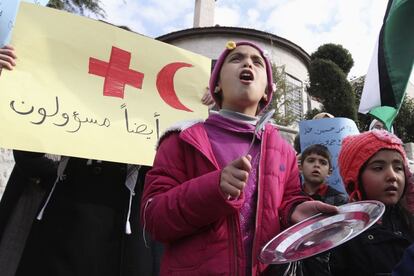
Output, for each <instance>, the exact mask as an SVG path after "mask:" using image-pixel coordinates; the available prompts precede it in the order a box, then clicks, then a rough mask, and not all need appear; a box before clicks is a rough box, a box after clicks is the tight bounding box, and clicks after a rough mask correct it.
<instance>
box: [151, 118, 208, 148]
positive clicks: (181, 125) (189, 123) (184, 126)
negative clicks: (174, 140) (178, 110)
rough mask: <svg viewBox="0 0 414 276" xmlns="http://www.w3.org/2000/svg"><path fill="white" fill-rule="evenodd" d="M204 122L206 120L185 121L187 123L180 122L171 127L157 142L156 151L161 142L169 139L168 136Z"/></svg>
mask: <svg viewBox="0 0 414 276" xmlns="http://www.w3.org/2000/svg"><path fill="white" fill-rule="evenodd" d="M201 122H204V120H201V119H194V120H185V121H179V122H176V123H174V124H173V125H171V126H170V127H168V128H166V129H165V130H164V132H163V133H162V134H161V136H160V139H159V140H158V141H157V144H156V147H155V148H156V149H158V147H159V146H160V143H161V141H162V140H163V139H164V138H165V137H167V136H168V135H170V134H172V133H174V132H181V131H183V130H185V129H187V128H189V127H191V126H193V125H195V124H197V123H201Z"/></svg>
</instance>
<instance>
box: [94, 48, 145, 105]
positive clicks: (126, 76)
mask: <svg viewBox="0 0 414 276" xmlns="http://www.w3.org/2000/svg"><path fill="white" fill-rule="evenodd" d="M130 61H131V53H130V52H127V51H124V50H122V49H119V48H116V47H114V46H112V50H111V57H110V59H109V63H107V62H105V61H102V60H98V59H96V58H92V57H91V58H89V74H93V75H98V76H101V77H104V78H105V82H104V89H103V94H104V96H108V97H118V98H122V99H123V98H124V90H125V85H126V84H129V85H131V86H133V87H135V88H139V89H141V87H142V81H143V79H144V74H143V73H141V72H137V71H134V70H131V69H129V64H130Z"/></svg>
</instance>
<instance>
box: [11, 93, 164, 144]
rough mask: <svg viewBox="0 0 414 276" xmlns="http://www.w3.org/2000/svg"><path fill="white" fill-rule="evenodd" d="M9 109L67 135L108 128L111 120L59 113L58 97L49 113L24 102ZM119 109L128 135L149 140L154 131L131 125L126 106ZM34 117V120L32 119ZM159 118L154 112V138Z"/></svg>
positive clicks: (145, 125) (145, 126) (43, 108)
mask: <svg viewBox="0 0 414 276" xmlns="http://www.w3.org/2000/svg"><path fill="white" fill-rule="evenodd" d="M10 108H11V110H13V111H14V112H15V113H17V114H19V115H22V116H28V115H31V117H30V118H31V119H30V120H29V122H30V123H31V124H34V125H42V124H46V123H47V122H48V121H49V122H50V123H51V124H53V125H54V126H57V127H65V131H66V132H69V133H76V132H79V131H80V130H81V128H82V126H84V125H94V126H96V127H103V128H109V127H110V126H111V120H110V118H108V117H104V118H93V117H91V116H87V115H82V114H81V113H80V112H79V111H77V110H75V111H72V113H70V112H69V113H68V112H60V102H59V97H57V96H56V97H55V102H54V107H53V110H51V111H50V112H49V111H48V110H47V109H46V108H45V107H39V108H35V107H34V106H33V105H28V104H26V103H25V102H24V101H21V102H19V103H18V102H16V101H15V100H12V101H10ZM121 109H123V110H124V118H125V129H126V131H127V132H128V133H131V134H139V135H143V136H145V137H146V139H151V137H152V134H153V133H154V130H153V129H151V128H150V127H149V126H148V125H147V124H143V123H142V124H137V123H135V122H134V123H131V122H130V119H129V117H128V109H127V107H126V104H123V105H121ZM33 117H34V118H33ZM159 117H160V114H159V113H157V112H155V113H154V118H155V125H156V138H157V139H158V138H159V132H160V129H159Z"/></svg>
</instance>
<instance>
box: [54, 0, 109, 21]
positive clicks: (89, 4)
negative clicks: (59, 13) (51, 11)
mask: <svg viewBox="0 0 414 276" xmlns="http://www.w3.org/2000/svg"><path fill="white" fill-rule="evenodd" d="M47 6H48V7H50V8H55V9H59V10H65V11H68V12H72V13H79V14H81V15H84V13H85V11H90V12H92V13H94V14H96V15H97V16H100V17H103V18H104V17H105V11H104V10H103V9H102V7H101V1H100V0H50V1H49V3H48V4H47Z"/></svg>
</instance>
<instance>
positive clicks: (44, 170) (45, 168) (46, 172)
mask: <svg viewBox="0 0 414 276" xmlns="http://www.w3.org/2000/svg"><path fill="white" fill-rule="evenodd" d="M13 156H14V161H15V162H16V166H17V167H19V169H20V170H21V171H22V173H24V174H25V175H26V176H27V177H30V178H39V179H41V180H51V179H54V178H55V177H56V173H57V166H58V162H57V161H53V160H51V159H49V158H47V157H45V154H44V153H37V152H29V151H20V150H13Z"/></svg>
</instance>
